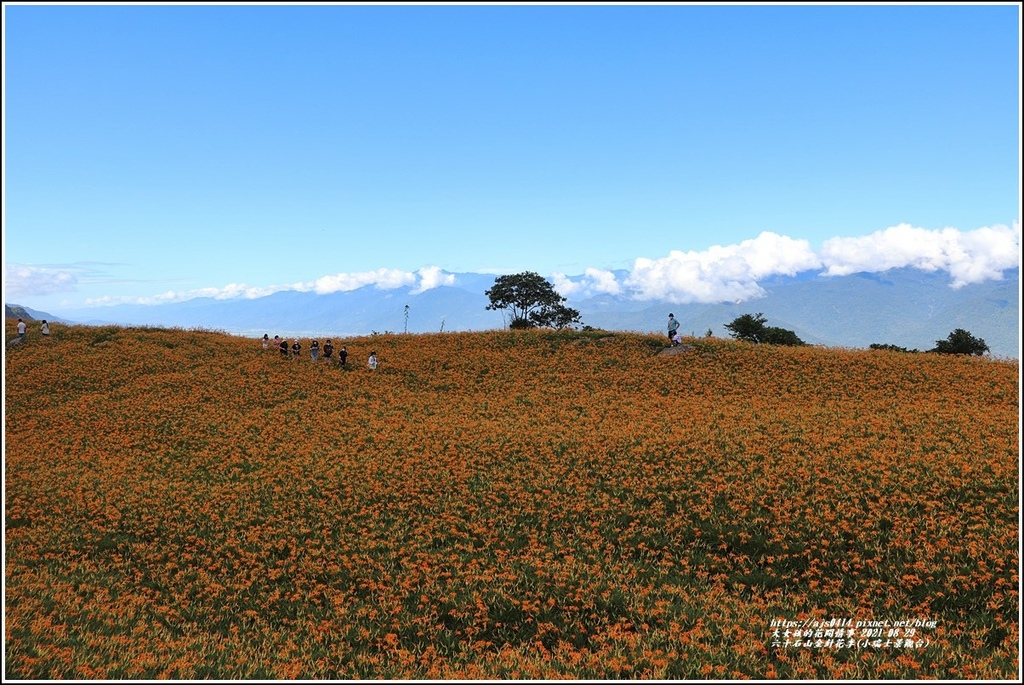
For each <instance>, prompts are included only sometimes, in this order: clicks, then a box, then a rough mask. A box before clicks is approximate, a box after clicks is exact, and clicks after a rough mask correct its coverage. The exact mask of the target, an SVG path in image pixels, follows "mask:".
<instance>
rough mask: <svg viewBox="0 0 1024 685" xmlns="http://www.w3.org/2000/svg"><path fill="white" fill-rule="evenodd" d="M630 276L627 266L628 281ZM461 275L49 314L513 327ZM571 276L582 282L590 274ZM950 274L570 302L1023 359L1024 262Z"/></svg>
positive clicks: (410, 328) (267, 323)
mask: <svg viewBox="0 0 1024 685" xmlns="http://www.w3.org/2000/svg"><path fill="white" fill-rule="evenodd" d="M625 273H626V272H622V273H620V274H618V278H619V280H620V282H621V281H622V279H623V277H624V276H625ZM454 276H455V284H454V285H450V286H441V287H437V288H432V289H430V290H427V291H424V292H414V288H412V287H403V288H395V289H392V290H383V289H380V288H377V287H376V286H372V285H370V286H364V287H362V288H358V289H356V290H350V291H344V292H335V293H329V294H322V295H321V294H316V293H313V292H298V291H283V292H278V293H274V294H273V295H268V296H266V297H261V298H256V299H228V300H218V299H213V298H196V299H192V300H188V301H184V302H177V303H170V304H162V305H148V306H144V305H118V306H112V307H104V308H102V309H97V308H92V309H84V310H77V311H76V310H69V311H64V312H61V313H60V314H59V315H58V316H51V317H49V318H50V319H51V321H52V320H64V321H68V322H78V323H84V324H119V325H152V326H165V327H181V328H201V329H211V330H222V331H225V332H228V333H234V334H238V335H246V336H253V337H262V335H263V334H264V333H267V334H269V335H270V336H271V337H272V336H274V335H281V336H282V337H286V338H292V337H307V338H308V337H316V338H327V337H334V338H344V337H345V336H357V335H369V334H371V333H375V332H377V333H384V332H391V333H403V332H408V333H431V332H441V331H474V330H491V329H500V328H504V327H505V326H506V325H507V323H508V315H507V313H505V312H501V311H493V310H488V309H487V308H486V307H487V305H488V304H489V303H490V302H489V300H488V298H487V296H486V295H485V294H484V292H485V291H486V290H487V289H488V288H490V287H491V286H492V285H493V284H494V279H495V278H496V277H495V276H493V275H490V274H472V273H458V274H454ZM570 280H572V281H576V282H579V281H581V280H582V277H573V278H570ZM950 282H951V279H950V276H949V274H948V273H946V272H943V271H935V272H928V271H922V270H919V269H914V268H902V269H892V270H889V271H886V272H881V273H857V274H851V275H849V276H823V275H820V274H817V273H814V272H804V273H800V274H796V275H795V276H773V277H770V278H766V279H764V280H762V281H760V283H759V285H760V286H761V288H762V289H763V290H764V293H765V294H764V295H763V296H762V297H759V298H756V299H750V300H745V301H743V302H739V303H735V302H730V303H716V304H695V303H690V304H679V303H673V302H669V301H665V300H636V299H632V298H631V297H629V296H614V295H608V294H601V295H596V296H593V297H586V298H572V297H570V298H568V300H567V302H566V304H567V305H568V306H570V307H573V308H574V309H577V310H578V311H579V312H580V314H581V319H582V321H583V323H584V324H586V325H589V326H593V327H594V328H600V329H604V330H611V331H616V330H617V331H637V332H661V329H662V327H663V325H664V323H665V320H666V319H667V318H668V313H669V312H670V311H671V312H673V313H674V314H675V315H676V318H678V319H679V320H680V321H681V322H682V325H683V329H682V330H683V331H684V333H686V334H690V335H697V336H703V335H705V334H706V333H707V332H708V331H711V333H712V334H713V335H715V336H718V337H728V335H729V331H728V330H727V329H726V328H725V324H727V323H729V322H731V321H733V320H734V319H735V318H736V317H738V316H741V315H743V314H755V313H761V314H763V315H764V316H765V318H766V319H767V320H768V325H771V326H778V327H781V328H786V329H789V330H792V331H794V332H795V333H796V334H797V335H798V336H800V338H802V339H803V340H804V341H806V342H808V343H812V344H818V345H826V346H830V347H848V348H864V347H868V346H869V345H871V344H872V343H883V344H891V345H898V346H900V347H906V348H908V349H919V350H927V349H931V348H933V347H934V346H935V342H936V341H938V340H944V339H946V338H947V337H948V335H949V334H950V333H951V332H952V331H953V330H955V329H957V328H963V329H966V330H968V331H970V332H971V333H972V334H973V335H974V336H976V337H978V338H982V339H983V340H985V342H986V343H987V344H988V346H989V348H990V350H991V353H992V354H993V355H996V356H1000V357H1010V358H1019V356H1020V285H1019V284H1020V274H1019V269H1012V270H1008V271H1006V272H1005V273H1004V274H1003V279H1002V280H999V281H986V282H983V283H976V284H971V285H966V286H963V287H961V288H956V289H954V288H952V287H950ZM13 306H16V305H13ZM406 307H408V310H407V309H406ZM37 318H38V317H37ZM42 318H47V315H45V314H43V315H42Z"/></svg>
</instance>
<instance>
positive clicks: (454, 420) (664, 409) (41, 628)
mask: <svg viewBox="0 0 1024 685" xmlns="http://www.w3.org/2000/svg"><path fill="white" fill-rule="evenodd" d="M6 332H7V339H8V340H11V339H12V338H13V337H16V335H15V333H14V322H12V321H7V323H6ZM309 342H310V341H309V340H304V341H303V349H304V350H305V352H304V354H303V355H301V356H299V357H297V358H282V357H281V355H280V354H278V353H277V351H275V350H268V351H264V350H263V349H262V348H261V345H260V343H259V342H258V341H255V340H252V339H247V338H240V337H234V336H230V335H226V334H223V333H219V332H213V331H188V330H179V329H157V328H117V327H88V326H72V327H58V328H57V329H56V330H55V332H54V335H53V336H51V338H50V339H45V340H44V339H41V338H39V337H38V336H37V335H34V334H33V333H32V332H30V334H29V336H28V338H27V339H26V340H25V341H24V342H23V343H21V344H17V345H14V346H9V347H8V348H7V351H6V363H5V397H4V399H5V409H6V411H5V426H4V430H5V472H4V483H5V488H6V489H5V499H4V509H5V511H4V513H5V543H6V566H5V596H4V600H5V607H4V614H5V625H4V628H5V635H4V638H5V645H4V649H5V673H4V675H5V678H8V679H10V678H15V679H44V678H45V679H199V678H220V679H326V678H333V679H355V678H371V679H426V678H430V679H443V678H447V679H559V678H573V679H622V678H626V679H696V680H709V679H840V678H858V679H875V678H879V679H922V678H939V679H1014V678H1016V677H1017V676H1018V675H1019V635H1020V627H1019V622H1018V619H1019V608H1020V607H1019V576H1018V573H1019V562H1020V560H1019V557H1018V536H1019V533H1020V531H1019V523H1018V522H1019V505H1020V500H1019V492H1020V491H1019V481H1018V477H1019V469H1018V466H1019V444H1020V443H1019V420H1018V416H1019V409H1020V407H1019V369H1018V364H1017V362H1016V361H1006V360H1000V359H990V358H978V357H970V358H968V357H962V356H949V355H935V354H905V353H903V354H901V353H898V352H885V351H866V350H842V349H823V348H813V347H804V348H800V347H792V348H785V347H773V346H756V345H750V344H746V343H741V342H738V341H733V340H721V339H713V338H706V339H691V340H687V341H686V342H688V343H689V344H690V345H691V346H692V349H691V350H689V351H687V352H685V353H683V354H678V355H675V356H664V355H659V354H658V352H659V351H660V350H661V349H662V348H663V342H664V341H663V340H662V339H661V338H660V337H656V336H650V335H643V334H629V333H616V334H610V333H601V332H593V331H587V332H556V331H491V332H482V333H439V334H428V335H391V334H386V335H374V336H367V337H364V338H352V339H347V340H344V341H339V340H335V341H334V343H335V347H338V346H340V345H341V344H345V345H346V346H347V348H348V352H349V357H348V365H347V367H346V368H341V367H339V366H338V364H337V362H326V361H325V360H323V359H321V360H319V361H313V360H312V359H311V358H310V357H309V354H308V350H309ZM321 342H323V341H321ZM371 350H375V351H376V352H377V354H378V357H379V360H380V366H379V368H378V369H377V370H375V371H374V370H370V369H369V368H368V367H367V364H366V362H367V356H368V355H369V352H370V351H371Z"/></svg>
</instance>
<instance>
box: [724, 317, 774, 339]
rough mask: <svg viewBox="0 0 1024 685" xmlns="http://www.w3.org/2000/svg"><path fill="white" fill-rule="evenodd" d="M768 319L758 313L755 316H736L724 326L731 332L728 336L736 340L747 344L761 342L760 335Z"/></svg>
mask: <svg viewBox="0 0 1024 685" xmlns="http://www.w3.org/2000/svg"><path fill="white" fill-rule="evenodd" d="M766 321H768V319H766V318H764V315H762V314H761V313H760V312H758V313H757V314H744V315H743V316H737V317H736V318H735V319H733V320H732V323H727V324H725V327H726V328H727V329H729V330H730V331H732V332H731V333H730V334H729V335H731V336H732V337H734V338H736V339H737V340H746V341H747V342H752V343H757V342H761V334H762V333H763V332H764V324H765V322H766Z"/></svg>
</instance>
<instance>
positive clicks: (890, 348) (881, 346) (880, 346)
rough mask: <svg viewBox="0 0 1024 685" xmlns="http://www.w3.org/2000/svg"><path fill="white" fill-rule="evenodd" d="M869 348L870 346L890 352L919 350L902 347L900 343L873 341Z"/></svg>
mask: <svg viewBox="0 0 1024 685" xmlns="http://www.w3.org/2000/svg"><path fill="white" fill-rule="evenodd" d="M868 348H870V349H872V350H887V351H889V352H907V353H912V352H917V350H908V349H907V348H905V347H900V346H899V345H889V344H882V343H871V344H870V345H868Z"/></svg>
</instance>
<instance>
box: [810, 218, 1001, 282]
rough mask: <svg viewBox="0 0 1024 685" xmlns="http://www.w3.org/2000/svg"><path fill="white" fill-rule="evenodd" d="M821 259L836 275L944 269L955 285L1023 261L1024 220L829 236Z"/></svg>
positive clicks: (978, 279)
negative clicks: (964, 229) (967, 228)
mask: <svg viewBox="0 0 1024 685" xmlns="http://www.w3.org/2000/svg"><path fill="white" fill-rule="evenodd" d="M821 258H822V263H823V264H824V266H825V267H826V269H825V273H826V274H828V275H831V276H844V275H847V274H851V273H857V272H859V271H868V272H876V271H885V270H887V269H894V268H900V267H914V268H917V269H922V270H924V271H936V270H940V269H941V270H943V271H948V272H949V274H950V276H952V279H953V280H952V283H951V285H952V287H954V288H959V287H961V286H964V285H967V284H968V283H979V282H981V281H985V280H990V279H996V280H998V279H1000V278H1002V272H1003V271H1005V270H1006V269H1012V268H1014V267H1019V266H1020V223H1019V222H1014V226H1013V227H1012V228H1010V227H1008V226H1002V225H999V226H993V227H984V228H979V229H977V230H974V231H967V232H962V231H959V230H957V229H955V228H943V229H941V230H937V231H930V230H928V229H924V228H916V227H913V226H911V225H909V224H900V225H898V226H892V227H890V228H887V229H885V230H884V231H876V232H875V233H872V234H870V235H867V236H862V237H858V238H832V239H830V240H826V241H825V243H824V244H823V245H822V249H821Z"/></svg>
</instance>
